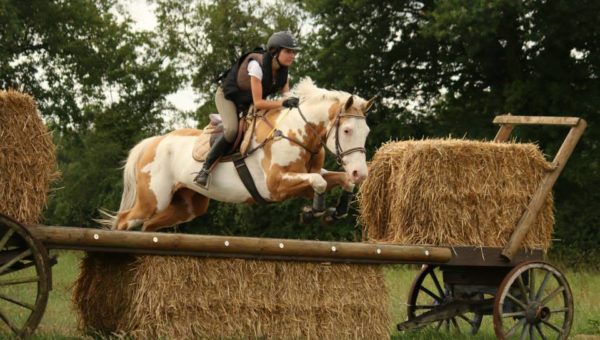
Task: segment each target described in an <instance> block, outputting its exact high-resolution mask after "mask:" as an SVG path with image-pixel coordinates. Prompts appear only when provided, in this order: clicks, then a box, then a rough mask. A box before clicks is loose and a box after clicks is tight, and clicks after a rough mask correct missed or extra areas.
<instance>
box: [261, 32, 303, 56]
mask: <svg viewBox="0 0 600 340" xmlns="http://www.w3.org/2000/svg"><path fill="white" fill-rule="evenodd" d="M282 48H287V49H290V50H294V51H299V50H300V46H298V44H297V43H296V39H295V38H294V36H293V35H292V34H291V33H290V32H288V31H281V32H275V33H273V35H271V37H270V38H269V40H268V41H267V51H271V50H273V49H274V50H275V51H276V52H275V53H277V52H279V50H281V49H282Z"/></svg>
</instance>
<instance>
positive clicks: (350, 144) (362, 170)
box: [326, 96, 375, 184]
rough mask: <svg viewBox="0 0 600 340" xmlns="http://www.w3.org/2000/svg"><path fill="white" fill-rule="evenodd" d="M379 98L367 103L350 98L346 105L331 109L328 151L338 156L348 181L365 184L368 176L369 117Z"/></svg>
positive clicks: (337, 105)
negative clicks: (370, 110)
mask: <svg viewBox="0 0 600 340" xmlns="http://www.w3.org/2000/svg"><path fill="white" fill-rule="evenodd" d="M374 99H375V98H371V99H370V100H368V101H365V100H364V99H362V98H358V97H356V98H355V97H354V96H350V97H349V98H348V99H347V100H346V102H345V103H337V104H334V105H332V106H331V108H330V112H329V113H330V125H329V129H328V131H327V139H326V144H327V148H328V149H329V150H330V151H331V152H333V153H334V154H335V157H336V160H337V162H338V163H339V164H340V165H342V166H343V167H344V170H345V171H346V175H347V176H348V179H349V180H350V181H351V182H352V183H354V184H357V183H360V182H362V181H363V180H364V179H365V178H366V177H367V175H368V172H369V170H368V167H367V159H366V154H365V152H366V151H365V142H366V140H367V135H368V134H369V127H368V126H367V121H366V114H367V112H368V111H369V109H370V108H371V106H373V102H374Z"/></svg>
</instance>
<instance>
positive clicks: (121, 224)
mask: <svg viewBox="0 0 600 340" xmlns="http://www.w3.org/2000/svg"><path fill="white" fill-rule="evenodd" d="M161 192H167V188H163V190H162V191H161ZM167 199H169V200H170V199H171V196H170V193H169V196H168V197H166V198H162V200H167ZM157 205H158V200H157V198H156V195H155V193H154V191H152V190H151V189H150V175H149V174H148V173H141V174H140V175H139V177H138V181H137V185H136V197H135V203H134V205H133V207H132V208H131V209H129V210H125V211H122V212H119V214H118V215H117V229H118V230H130V229H133V228H137V227H139V226H141V225H142V224H143V223H144V221H146V220H148V219H149V218H151V217H152V215H153V214H154V212H155V211H156V209H157Z"/></svg>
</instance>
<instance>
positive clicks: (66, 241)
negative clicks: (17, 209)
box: [27, 225, 452, 264]
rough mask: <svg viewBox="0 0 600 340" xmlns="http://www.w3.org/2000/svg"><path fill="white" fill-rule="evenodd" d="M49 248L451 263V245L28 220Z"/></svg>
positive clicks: (40, 239)
mask: <svg viewBox="0 0 600 340" xmlns="http://www.w3.org/2000/svg"><path fill="white" fill-rule="evenodd" d="M27 229H28V230H29V231H30V232H31V234H32V235H33V236H34V237H35V238H36V239H37V240H39V241H41V242H42V243H43V244H44V245H45V246H46V247H47V248H51V249H77V250H86V251H103V252H125V253H144V254H160V255H191V256H207V257H237V258H255V259H277V260H296V261H316V262H324V261H328V262H345V263H440V264H442V263H446V262H448V261H450V259H451V258H452V251H451V249H450V248H447V247H428V246H405V245H391V244H370V243H358V242H327V241H307V240H293V239H272V238H255V237H232V236H212V235H189V234H175V233H150V232H135V231H113V230H104V229H92V228H77V227H55V226H43V225H28V226H27Z"/></svg>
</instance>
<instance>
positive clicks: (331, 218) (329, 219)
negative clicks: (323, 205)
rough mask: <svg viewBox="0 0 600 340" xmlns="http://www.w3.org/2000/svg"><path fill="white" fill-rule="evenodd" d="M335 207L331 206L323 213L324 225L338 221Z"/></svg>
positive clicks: (322, 220)
mask: <svg viewBox="0 0 600 340" xmlns="http://www.w3.org/2000/svg"><path fill="white" fill-rule="evenodd" d="M335 214H336V212H335V208H329V209H327V212H326V213H325V214H324V215H323V217H321V224H322V225H324V226H329V225H332V224H334V223H335V222H336V220H337V219H336V217H335Z"/></svg>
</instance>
